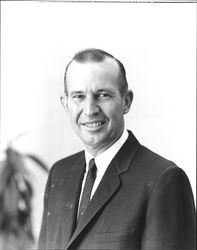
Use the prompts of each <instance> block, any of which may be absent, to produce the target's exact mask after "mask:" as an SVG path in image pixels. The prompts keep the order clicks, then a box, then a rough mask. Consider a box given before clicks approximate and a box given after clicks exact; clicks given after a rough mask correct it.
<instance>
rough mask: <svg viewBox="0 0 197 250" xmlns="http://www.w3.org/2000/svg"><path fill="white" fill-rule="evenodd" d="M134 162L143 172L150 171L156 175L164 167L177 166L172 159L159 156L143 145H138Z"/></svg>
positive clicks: (164, 168)
mask: <svg viewBox="0 0 197 250" xmlns="http://www.w3.org/2000/svg"><path fill="white" fill-rule="evenodd" d="M135 163H136V164H137V165H138V167H139V168H142V169H143V171H144V172H148V173H152V174H153V175H154V174H156V175H157V174H159V173H160V172H162V171H164V170H166V169H171V168H172V167H173V168H174V167H177V165H176V164H175V163H174V162H173V161H172V160H169V159H167V157H166V158H165V157H163V156H161V155H160V154H158V153H156V152H154V151H152V150H150V149H149V148H147V147H145V146H143V145H140V147H139V149H138V152H137V154H136V156H135Z"/></svg>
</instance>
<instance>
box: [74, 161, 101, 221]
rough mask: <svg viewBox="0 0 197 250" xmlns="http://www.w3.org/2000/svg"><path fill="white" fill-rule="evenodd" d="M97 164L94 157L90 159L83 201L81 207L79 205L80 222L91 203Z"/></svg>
mask: <svg viewBox="0 0 197 250" xmlns="http://www.w3.org/2000/svg"><path fill="white" fill-rule="evenodd" d="M96 170H97V168H96V164H95V161H94V158H93V159H91V160H90V162H89V167H88V173H87V176H86V181H85V185H84V189H83V193H82V196H81V202H80V207H79V214H78V223H79V221H80V220H81V218H82V217H83V215H84V213H85V211H86V209H87V207H88V205H89V203H90V196H91V191H92V187H93V185H94V181H95V179H96Z"/></svg>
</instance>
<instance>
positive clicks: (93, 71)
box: [67, 57, 120, 84]
mask: <svg viewBox="0 0 197 250" xmlns="http://www.w3.org/2000/svg"><path fill="white" fill-rule="evenodd" d="M119 71H120V69H119V65H118V63H117V62H116V61H115V60H114V59H113V58H108V57H106V58H105V59H104V60H103V61H101V62H93V61H90V62H89V61H88V62H77V61H73V62H72V63H71V64H70V66H69V67H68V70H67V83H70V84H73V83H75V82H79V81H80V82H81V81H90V80H91V81H97V82H98V81H102V80H104V81H105V82H106V83H107V82H115V81H117V79H118V77H119Z"/></svg>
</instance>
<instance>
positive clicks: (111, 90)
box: [96, 88, 114, 93]
mask: <svg viewBox="0 0 197 250" xmlns="http://www.w3.org/2000/svg"><path fill="white" fill-rule="evenodd" d="M106 91H107V92H109V91H110V92H112V93H114V89H112V88H106V89H104V88H103V89H97V91H96V92H106Z"/></svg>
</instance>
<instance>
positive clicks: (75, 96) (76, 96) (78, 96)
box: [72, 95, 85, 100]
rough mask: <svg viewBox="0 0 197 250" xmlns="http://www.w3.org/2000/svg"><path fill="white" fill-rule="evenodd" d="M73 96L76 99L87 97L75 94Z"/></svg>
mask: <svg viewBox="0 0 197 250" xmlns="http://www.w3.org/2000/svg"><path fill="white" fill-rule="evenodd" d="M72 98H73V99H74V100H82V99H84V98H85V97H84V95H74V96H73V97H72Z"/></svg>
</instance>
